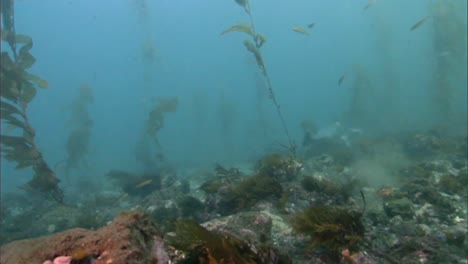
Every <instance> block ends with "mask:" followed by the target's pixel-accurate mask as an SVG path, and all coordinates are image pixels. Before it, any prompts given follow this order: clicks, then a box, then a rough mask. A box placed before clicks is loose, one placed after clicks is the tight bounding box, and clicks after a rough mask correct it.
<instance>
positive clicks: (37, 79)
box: [25, 73, 49, 89]
mask: <svg viewBox="0 0 468 264" xmlns="http://www.w3.org/2000/svg"><path fill="white" fill-rule="evenodd" d="M25 75H26V76H25V77H26V79H28V80H30V81H32V82H34V83H35V84H37V86H39V87H40V88H42V89H47V88H49V83H48V82H47V81H46V80H44V79H42V78H41V77H39V76H37V75H34V74H31V73H26V74H25Z"/></svg>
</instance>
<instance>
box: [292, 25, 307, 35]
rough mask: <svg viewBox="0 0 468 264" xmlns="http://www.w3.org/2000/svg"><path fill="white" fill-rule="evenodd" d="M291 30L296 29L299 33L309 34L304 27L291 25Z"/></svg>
mask: <svg viewBox="0 0 468 264" xmlns="http://www.w3.org/2000/svg"><path fill="white" fill-rule="evenodd" d="M292 30H293V31H296V32H297V33H301V34H304V35H309V32H307V31H306V30H305V29H303V28H301V27H293V28H292Z"/></svg>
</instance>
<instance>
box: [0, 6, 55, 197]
mask: <svg viewBox="0 0 468 264" xmlns="http://www.w3.org/2000/svg"><path fill="white" fill-rule="evenodd" d="M1 3H2V23H3V28H2V40H4V41H6V42H7V43H8V45H9V47H10V52H7V51H2V55H1V121H2V124H6V125H10V126H13V127H15V128H17V129H18V130H20V132H18V133H15V134H13V135H6V134H4V133H3V132H2V135H1V146H2V149H1V152H2V154H3V157H4V158H5V159H6V160H8V161H11V162H16V164H17V165H16V169H18V170H19V169H25V168H32V170H33V172H34V176H33V179H32V180H30V181H29V182H28V183H27V184H25V185H24V186H22V188H24V189H25V190H28V191H33V192H40V193H42V194H44V195H46V196H49V197H52V198H53V199H55V200H57V201H59V202H62V201H63V192H62V189H60V187H59V186H58V183H59V180H58V179H57V177H56V175H55V173H54V171H53V170H52V169H51V168H50V166H49V165H48V163H47V162H46V160H45V158H44V157H43V155H42V153H41V151H40V150H39V148H38V146H37V145H36V142H35V135H36V133H35V130H34V128H33V127H32V126H31V124H30V122H29V119H28V113H27V109H28V104H29V103H30V102H31V101H32V100H33V99H34V97H35V95H36V93H37V88H38V87H39V88H42V89H47V88H48V83H47V82H46V81H45V80H43V79H42V78H40V77H39V76H36V75H34V74H32V73H30V72H28V71H27V70H28V69H29V68H30V67H31V66H32V65H33V64H34V63H35V61H36V59H35V57H34V56H33V55H32V54H31V53H30V51H31V49H32V47H33V41H32V38H31V37H29V36H27V35H22V34H17V33H16V30H15V14H14V0H2V2H1Z"/></svg>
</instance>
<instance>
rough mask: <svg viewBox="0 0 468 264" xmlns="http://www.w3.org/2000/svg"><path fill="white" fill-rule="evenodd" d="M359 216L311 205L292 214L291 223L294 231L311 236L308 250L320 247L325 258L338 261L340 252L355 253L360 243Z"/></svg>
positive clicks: (360, 213)
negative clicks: (349, 251) (346, 250)
mask: <svg viewBox="0 0 468 264" xmlns="http://www.w3.org/2000/svg"><path fill="white" fill-rule="evenodd" d="M361 217H362V212H359V211H352V210H350V209H346V208H339V207H324V206H313V207H310V208H307V209H305V210H304V211H303V212H301V213H297V214H295V215H293V217H292V220H291V221H292V226H293V228H294V230H295V231H296V232H298V233H301V234H306V235H309V236H310V237H311V239H312V243H311V245H310V249H316V248H324V249H326V251H324V254H325V257H326V259H328V260H329V261H339V259H340V258H339V257H340V255H341V252H342V250H345V249H348V250H351V251H354V250H357V249H358V246H359V243H360V242H362V241H363V239H364V232H365V228H364V225H363V223H362V222H361ZM336 263H338V262H336Z"/></svg>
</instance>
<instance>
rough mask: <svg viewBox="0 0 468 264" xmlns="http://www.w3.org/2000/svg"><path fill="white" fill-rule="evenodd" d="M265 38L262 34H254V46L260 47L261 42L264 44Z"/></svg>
mask: <svg viewBox="0 0 468 264" xmlns="http://www.w3.org/2000/svg"><path fill="white" fill-rule="evenodd" d="M265 42H266V38H265V36H263V35H262V34H257V35H255V46H257V49H259V48H261V47H262V46H263V44H265Z"/></svg>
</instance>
